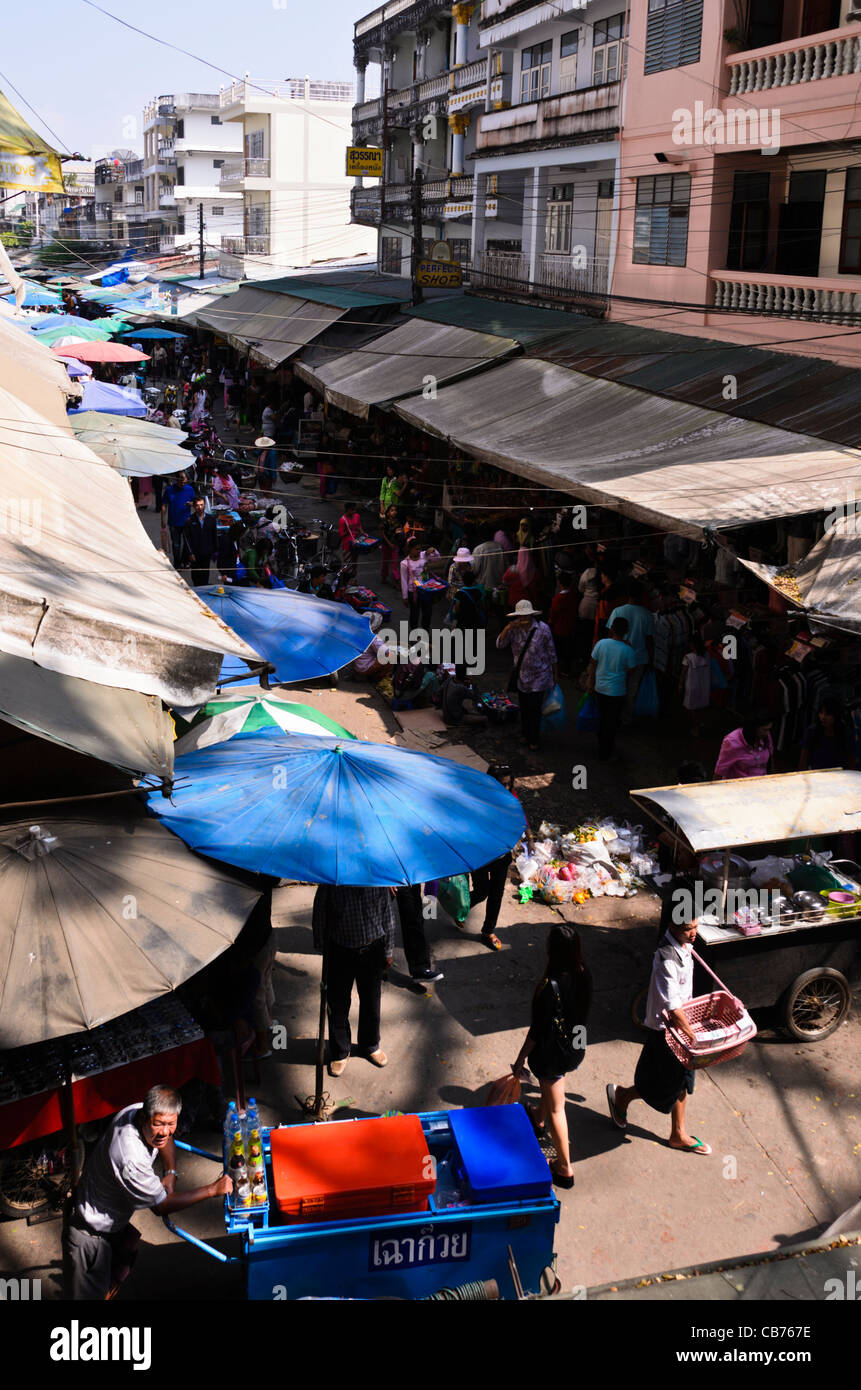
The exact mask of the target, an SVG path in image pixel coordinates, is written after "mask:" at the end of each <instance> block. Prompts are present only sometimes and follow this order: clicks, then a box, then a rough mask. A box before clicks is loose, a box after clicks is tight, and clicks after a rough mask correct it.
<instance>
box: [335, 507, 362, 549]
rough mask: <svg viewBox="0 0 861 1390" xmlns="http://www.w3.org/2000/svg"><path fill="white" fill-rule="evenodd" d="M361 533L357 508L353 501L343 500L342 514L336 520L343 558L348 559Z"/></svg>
mask: <svg viewBox="0 0 861 1390" xmlns="http://www.w3.org/2000/svg"><path fill="white" fill-rule="evenodd" d="M361 534H362V518H361V517H360V516H359V509H358V507H357V506H356V504H355V502H345V503H344V511H343V514H342V516H341V519H340V521H339V522H338V535H339V536H340V537H341V549H342V551H343V552H344V559H345V560H349V558H350V556H351V555H352V553H353V545H354V543H355V542H356V541H357V540H358V539H359V537H360V536H361Z"/></svg>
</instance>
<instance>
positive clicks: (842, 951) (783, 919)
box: [631, 768, 861, 1042]
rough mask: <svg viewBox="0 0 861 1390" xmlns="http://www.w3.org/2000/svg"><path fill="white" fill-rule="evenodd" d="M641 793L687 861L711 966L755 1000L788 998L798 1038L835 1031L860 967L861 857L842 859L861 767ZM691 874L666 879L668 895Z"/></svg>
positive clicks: (783, 1005)
mask: <svg viewBox="0 0 861 1390" xmlns="http://www.w3.org/2000/svg"><path fill="white" fill-rule="evenodd" d="M631 799H632V800H633V801H634V802H635V804H636V805H637V806H638V807H639V808H640V810H642V811H644V812H645V813H646V814H647V815H648V816H650V817H651V818H652V819H653V820H655V821H657V823H658V824H659V825H660V826H661V828H662V830H663V831H664V832H665V833H666V834H668V835H669V836H670V837H671V839H672V841H673V843H674V845H675V847H676V849H677V852H678V854H679V855H680V856H682V857H684V858H686V859H687V861H688V864H689V866H690V872H689V873H688V874H687V876H686V878H685V880H684V882H685V883H686V885H687V887H686V888H685V889H684V890H683V891H686V892H690V893H691V895H692V896H691V903H690V911H689V914H688V916H687V917H685V918H682V917H680V918H679V919H678V920H688V921H690V920H692V918H693V917H697V918H698V919H699V924H700V925H699V932H698V936H697V947H698V949H700V950H701V953H702V956H703V959H704V960H706V961H707V963H708V965H709V966H710V967H711V969H713V970H714V971H715V973H716V974H717V975H718V976H719V977H720V978H721V979H722V980H723V981H724V983H725V984H726V986H727V988H728V989H730V990H732V991H733V992H734V993H735V994H736V995H737V996H738V997H739V998H741V999H742V1000H743V1001H744V1003H745V1004H746V1005H747V1007H748V1008H762V1007H766V1006H768V1007H771V1006H774V1005H777V1006H778V1008H779V1010H780V1017H781V1023H782V1026H783V1027H784V1028H785V1029H786V1031H787V1032H788V1033H789V1034H790V1035H791V1036H792V1037H795V1038H798V1039H801V1040H803V1041H805V1042H819V1041H821V1040H822V1039H824V1038H827V1037H830V1035H831V1034H832V1033H833V1032H834V1031H835V1030H836V1029H837V1028H838V1027H839V1026H840V1024H841V1023H842V1022H843V1020H844V1019H845V1018H846V1016H847V1014H848V1012H849V1009H850V1006H851V999H852V982H853V981H854V980H855V979H857V978H858V974H859V966H861V944H859V943H861V867H859V865H858V864H856V863H854V862H853V861H852V860H850V859H843V858H838V857H837V856H838V855H839V853H840V846H839V837H840V836H841V835H847V834H849V833H851V832H854V831H857V830H859V829H861V772H848V771H845V770H843V769H841V768H834V769H824V770H821V771H814V772H790V773H784V774H781V775H776V776H771V777H747V778H739V779H735V780H728V781H722V782H697V783H692V784H686V785H680V786H671V787H650V788H645V789H640V790H636V791H632V792H631ZM821 837H832V838H831V840H830V841H829V840H826V841H822V839H821ZM814 839H815V840H816V843H815V844H814V843H813V841H814ZM829 845H830V847H829ZM681 881H682V880H680V879H679V878H678V877H676V878H671V880H670V882H669V883H665V884H660V883H658V882H657V881H656V886H658V887H659V889H660V891H662V893H663V894H664V896H665V899H666V895H667V894H671V895H672V894H674V893H678V889H677V887H675V885H678V884H679V882H681ZM665 906H666V902H665ZM679 907H680V908H682V910H683V903H682V901H681V900H680V901H679ZM666 923H667V916H666V913H665V914H664V918H663V922H662V926H664V927H665V926H666ZM700 983H702V984H703V985H704V987H705V988H706V989H708V988H709V987H710V986H709V984H708V982H707V980H704V981H701V982H700ZM697 989H698V986H696V985H695V992H696V991H697ZM639 997H640V996H638V999H639ZM635 1017H636V1001H635Z"/></svg>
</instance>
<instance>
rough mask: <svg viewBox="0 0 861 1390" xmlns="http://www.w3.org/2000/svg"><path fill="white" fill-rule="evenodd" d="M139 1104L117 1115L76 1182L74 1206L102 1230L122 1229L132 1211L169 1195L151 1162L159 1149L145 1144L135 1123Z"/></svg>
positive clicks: (101, 1232) (149, 1205) (91, 1225)
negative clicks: (79, 1179)
mask: <svg viewBox="0 0 861 1390" xmlns="http://www.w3.org/2000/svg"><path fill="white" fill-rule="evenodd" d="M142 1109H143V1106H142V1105H140V1104H138V1105H127V1106H126V1108H125V1110H121V1111H120V1113H119V1114H118V1115H117V1116H115V1118H114V1120H113V1123H112V1124H111V1126H110V1128H109V1129H107V1130H105V1133H104V1134H103V1135H102V1137H101V1139H100V1140H99V1142H98V1144H97V1145H96V1147H95V1149H94V1150H93V1152H92V1153H91V1154H90V1157H89V1159H88V1160H87V1164H86V1167H85V1168H84V1172H83V1175H82V1177H81V1181H80V1183H79V1184H78V1197H77V1206H78V1211H79V1212H80V1215H81V1217H82V1219H83V1220H84V1221H85V1222H86V1224H87V1225H88V1226H89V1228H90V1230H91V1231H97V1232H98V1233H99V1234H100V1235H110V1234H111V1232H112V1231H121V1230H122V1229H123V1227H124V1226H127V1225H128V1224H129V1222H130V1221H131V1219H132V1216H133V1215H134V1213H135V1212H136V1211H141V1210H143V1209H144V1208H145V1207H155V1206H158V1204H159V1203H160V1202H163V1201H164V1200H165V1198H166V1197H167V1192H166V1191H165V1189H164V1187H163V1185H162V1183H161V1181H160V1179H159V1178H158V1177H157V1176H156V1174H155V1173H154V1171H153V1166H152V1165H153V1163H154V1162H155V1160H156V1158H157V1157H158V1149H151V1148H150V1147H149V1146H148V1145H147V1144H145V1143H144V1141H143V1137H142V1135H141V1132H140V1130H139V1129H138V1126H137V1123H136V1121H137V1116H138V1114H139V1113H140V1111H141V1110H142Z"/></svg>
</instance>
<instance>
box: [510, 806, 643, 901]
mask: <svg viewBox="0 0 861 1390" xmlns="http://www.w3.org/2000/svg"><path fill="white" fill-rule="evenodd" d="M514 863H515V867H516V869H517V872H518V873H519V875H520V883H521V887H520V901H521V902H528V901H529V900H530V899H532V898H534V899H536V900H538V901H540V902H545V903H570V902H575V903H584V902H586V900H587V899H588V898H605V897H611V898H632V897H633V896H634V894H635V893H636V892H637V888H638V887H642V880H643V878H644V877H645V876H646V875H647V874H654V873H657V872H658V863H657V859H656V858H654V857H653V856H652V854H651V853H650V852H649V850H648V849H647V848H646V846H645V842H644V839H643V828H642V826H639V825H635V826H632V825H629V824H628V823H627V821H626V822H625V823H624V824H622V825H619V824H617V823H616V822H615V821H613V820H609V819H608V820H603V821H601V822H600V823H599V824H596V825H580V826H578V827H577V828H576V829H575V830H569V831H567V832H565V833H563V831H562V828H561V826H558V825H551V824H549V823H548V822H547V821H542V823H541V825H540V826H539V828H538V834H537V835H536V837H535V840H534V842H533V846H532V849H531V850H530V849H529V847H528V846H527V845H526V844H525V843H524V842H523V841H521V842H520V844H519V845H518V846H517V851H516V858H515V861H514Z"/></svg>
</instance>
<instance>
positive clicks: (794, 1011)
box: [782, 965, 852, 1042]
mask: <svg viewBox="0 0 861 1390" xmlns="http://www.w3.org/2000/svg"><path fill="white" fill-rule="evenodd" d="M851 1003H852V996H851V993H850V990H849V982H848V980H847V979H846V977H845V975H841V973H840V971H839V970H832V969H831V968H830V967H829V966H824V965H823V966H819V967H818V968H817V969H816V970H805V971H804V974H803V975H799V976H798V978H797V979H796V980H794V981H793V982H792V984H791V985H790V986H789V989H788V990H787V991H786V994H785V995H784V997H783V1005H782V1007H783V1026H784V1028H785V1029H786V1031H787V1032H788V1033H789V1035H790V1036H791V1037H793V1038H798V1039H799V1041H801V1042H822V1040H823V1039H824V1038H830V1037H831V1034H832V1033H834V1032H836V1030H837V1029H838V1028H839V1027H840V1025H841V1023H842V1022H843V1020H844V1018H845V1017H846V1015H847V1014H848V1012H849V1008H850V1005H851Z"/></svg>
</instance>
